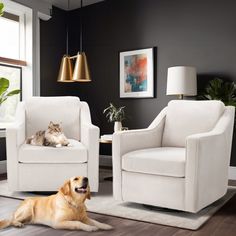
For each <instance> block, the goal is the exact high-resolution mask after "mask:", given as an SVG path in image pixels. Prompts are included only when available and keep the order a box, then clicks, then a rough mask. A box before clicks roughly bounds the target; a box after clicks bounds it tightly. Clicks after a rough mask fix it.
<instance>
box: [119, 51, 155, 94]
mask: <svg viewBox="0 0 236 236" xmlns="http://www.w3.org/2000/svg"><path fill="white" fill-rule="evenodd" d="M153 54H154V49H153V48H146V49H138V50H132V51H125V52H120V98H152V97H154V69H153V67H154V55H153Z"/></svg>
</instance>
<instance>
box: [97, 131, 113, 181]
mask: <svg viewBox="0 0 236 236" xmlns="http://www.w3.org/2000/svg"><path fill="white" fill-rule="evenodd" d="M99 142H100V143H103V144H109V145H111V144H112V134H105V135H102V136H101V137H100V139H99ZM103 179H104V180H108V181H112V180H113V177H112V176H109V177H105V178H103Z"/></svg>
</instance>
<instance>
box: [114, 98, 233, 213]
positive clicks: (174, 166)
mask: <svg viewBox="0 0 236 236" xmlns="http://www.w3.org/2000/svg"><path fill="white" fill-rule="evenodd" d="M234 113H235V109H234V107H231V106H228V107H225V106H224V104H223V103H222V102H220V101H171V102H170V103H169V104H168V106H167V107H166V108H164V109H163V110H162V111H161V113H160V114H159V115H158V116H157V117H156V119H155V120H154V121H153V122H152V124H151V125H150V126H149V127H148V128H147V129H141V130H130V131H125V132H117V133H115V134H114V135H113V150H112V151H113V192H114V197H115V199H117V200H123V201H130V202H137V203H142V204H148V205H154V206H160V207H166V208H172V209H178V210H183V211H187V212H198V211H199V210H201V209H202V208H204V207H205V206H207V205H209V204H211V203H212V202H214V201H216V200H217V199H219V198H221V197H222V196H223V195H224V194H225V193H226V191H227V186H228V167H229V161H230V153H231V145H232V133H233V124H234Z"/></svg>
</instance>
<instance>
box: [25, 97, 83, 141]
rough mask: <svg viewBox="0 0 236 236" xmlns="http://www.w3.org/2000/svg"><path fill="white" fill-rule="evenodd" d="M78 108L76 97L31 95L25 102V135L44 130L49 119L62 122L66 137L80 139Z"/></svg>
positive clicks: (79, 106)
mask: <svg viewBox="0 0 236 236" xmlns="http://www.w3.org/2000/svg"><path fill="white" fill-rule="evenodd" d="M80 108H81V102H80V99H79V98H78V97H32V98H30V99H28V100H27V101H26V102H25V110H26V134H27V137H29V136H31V135H33V134H35V133H36V132H37V131H39V130H45V129H47V127H48V124H49V122H50V121H52V122H54V123H60V122H61V123H62V127H63V132H64V133H65V135H66V136H67V137H68V138H72V139H77V140H79V139H80Z"/></svg>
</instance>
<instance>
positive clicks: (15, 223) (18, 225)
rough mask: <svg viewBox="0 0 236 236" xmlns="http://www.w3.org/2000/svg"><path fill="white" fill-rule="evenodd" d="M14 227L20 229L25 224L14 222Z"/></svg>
mask: <svg viewBox="0 0 236 236" xmlns="http://www.w3.org/2000/svg"><path fill="white" fill-rule="evenodd" d="M13 225H14V226H15V227H18V228H22V227H24V224H23V223H21V222H13Z"/></svg>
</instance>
